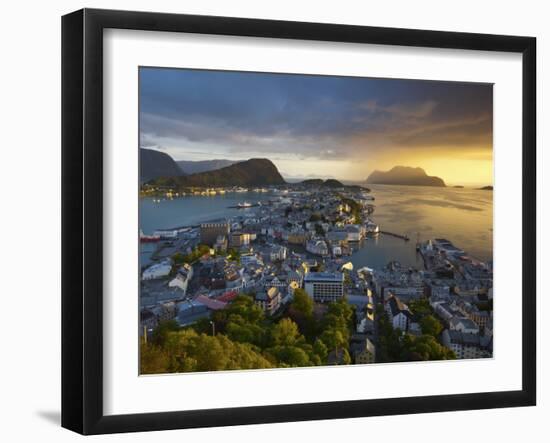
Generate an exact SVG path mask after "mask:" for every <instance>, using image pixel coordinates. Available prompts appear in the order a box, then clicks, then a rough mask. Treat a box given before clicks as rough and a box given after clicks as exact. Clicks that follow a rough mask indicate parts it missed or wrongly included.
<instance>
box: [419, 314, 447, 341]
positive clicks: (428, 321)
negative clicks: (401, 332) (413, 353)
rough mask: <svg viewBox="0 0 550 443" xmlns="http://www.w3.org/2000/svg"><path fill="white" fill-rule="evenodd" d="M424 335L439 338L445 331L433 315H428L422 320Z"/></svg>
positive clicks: (421, 325)
mask: <svg viewBox="0 0 550 443" xmlns="http://www.w3.org/2000/svg"><path fill="white" fill-rule="evenodd" d="M420 327H421V328H422V334H426V335H431V336H433V337H438V336H439V334H440V333H441V331H442V330H443V325H442V324H441V323H440V322H439V320H437V319H436V318H435V317H434V316H433V315H427V316H426V317H424V318H422V319H421V320H420Z"/></svg>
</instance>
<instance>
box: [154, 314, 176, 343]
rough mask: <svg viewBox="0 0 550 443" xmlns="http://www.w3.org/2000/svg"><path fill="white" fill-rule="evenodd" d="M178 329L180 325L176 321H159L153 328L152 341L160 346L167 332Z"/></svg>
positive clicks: (164, 340)
mask: <svg viewBox="0 0 550 443" xmlns="http://www.w3.org/2000/svg"><path fill="white" fill-rule="evenodd" d="M179 329H180V327H179V325H178V322H177V321H175V320H166V321H161V322H160V323H159V324H158V325H157V327H156V328H155V329H154V330H153V335H152V342H153V343H154V344H156V345H159V346H162V345H164V343H165V342H166V338H167V337H168V334H170V333H171V332H174V331H177V330H179Z"/></svg>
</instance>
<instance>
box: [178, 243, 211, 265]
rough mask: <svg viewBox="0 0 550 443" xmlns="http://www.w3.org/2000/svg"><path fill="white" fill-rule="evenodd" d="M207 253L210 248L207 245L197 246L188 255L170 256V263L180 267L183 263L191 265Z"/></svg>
mask: <svg viewBox="0 0 550 443" xmlns="http://www.w3.org/2000/svg"><path fill="white" fill-rule="evenodd" d="M208 252H210V247H209V246H208V245H198V246H197V247H196V248H195V249H194V250H193V251H192V252H191V253H190V254H187V255H184V254H182V253H180V252H176V253H175V254H174V255H172V261H173V262H174V264H175V265H182V264H184V263H188V264H192V263H195V262H196V261H197V260H198V259H199V258H201V257H202V256H203V255H204V254H207V253H208Z"/></svg>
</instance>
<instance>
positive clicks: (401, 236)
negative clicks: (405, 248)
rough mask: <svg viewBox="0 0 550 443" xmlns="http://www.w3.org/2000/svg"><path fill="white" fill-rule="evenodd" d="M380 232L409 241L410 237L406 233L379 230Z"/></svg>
mask: <svg viewBox="0 0 550 443" xmlns="http://www.w3.org/2000/svg"><path fill="white" fill-rule="evenodd" d="M380 234H384V235H391V236H392V237H396V238H400V239H401V240H405V241H409V240H410V238H409V237H407V236H406V235H401V234H396V233H395V232H388V231H380Z"/></svg>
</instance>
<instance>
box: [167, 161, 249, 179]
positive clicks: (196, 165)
mask: <svg viewBox="0 0 550 443" xmlns="http://www.w3.org/2000/svg"><path fill="white" fill-rule="evenodd" d="M235 163H239V161H238V160H237V161H234V160H226V159H221V158H220V159H214V160H196V161H193V160H176V164H177V165H178V166H179V167H180V169H181V170H182V171H183V172H184V173H185V174H186V175H191V174H198V173H200V172H208V171H215V170H216V169H221V168H225V167H227V166H231V165H233V164H235Z"/></svg>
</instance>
